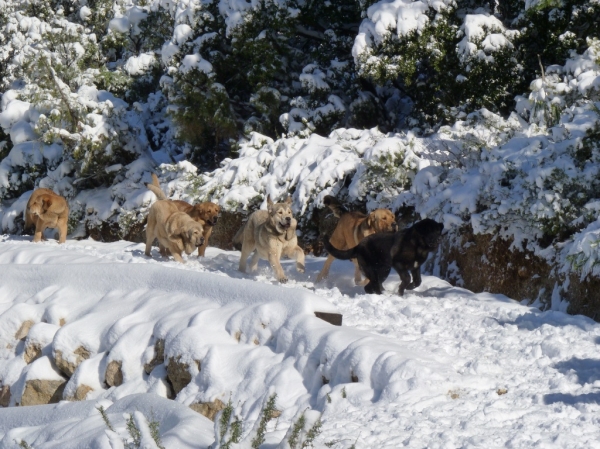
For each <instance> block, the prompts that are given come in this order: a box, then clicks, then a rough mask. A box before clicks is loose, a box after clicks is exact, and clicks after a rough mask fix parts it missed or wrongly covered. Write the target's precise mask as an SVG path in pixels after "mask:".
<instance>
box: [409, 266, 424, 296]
mask: <svg viewBox="0 0 600 449" xmlns="http://www.w3.org/2000/svg"><path fill="white" fill-rule="evenodd" d="M411 274H412V288H411V289H410V290H412V289H414V288H417V287H418V286H419V285H421V282H422V280H421V266H418V267H417V268H414V269H413V270H411ZM407 290H408V289H407Z"/></svg>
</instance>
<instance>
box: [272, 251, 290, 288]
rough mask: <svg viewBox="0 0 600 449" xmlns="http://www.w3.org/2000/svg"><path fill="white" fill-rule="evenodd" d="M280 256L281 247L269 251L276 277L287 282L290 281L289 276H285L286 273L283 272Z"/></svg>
mask: <svg viewBox="0 0 600 449" xmlns="http://www.w3.org/2000/svg"><path fill="white" fill-rule="evenodd" d="M280 258H281V248H277V249H272V250H271V251H269V264H271V267H272V268H273V271H274V272H275V277H276V278H277V280H278V281H279V282H281V283H282V284H285V283H286V282H287V281H288V278H287V277H285V273H284V272H283V268H282V266H281V262H280V261H279V259H280Z"/></svg>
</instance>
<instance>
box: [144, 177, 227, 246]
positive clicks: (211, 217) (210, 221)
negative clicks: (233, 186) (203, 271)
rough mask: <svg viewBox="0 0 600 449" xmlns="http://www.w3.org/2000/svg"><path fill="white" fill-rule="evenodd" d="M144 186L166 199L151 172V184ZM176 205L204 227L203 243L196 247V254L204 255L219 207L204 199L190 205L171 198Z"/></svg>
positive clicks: (160, 198)
mask: <svg viewBox="0 0 600 449" xmlns="http://www.w3.org/2000/svg"><path fill="white" fill-rule="evenodd" d="M146 187H148V189H150V190H151V191H152V192H154V194H155V195H156V197H157V198H158V199H159V200H167V199H168V198H167V195H165V193H164V192H163V191H162V189H161V187H160V183H159V181H158V177H157V176H156V175H155V174H154V173H152V184H146ZM171 201H173V203H174V204H175V206H177V209H178V210H179V211H180V212H185V213H186V214H188V215H189V216H190V217H192V218H193V219H194V220H195V221H198V222H201V223H202V226H203V228H204V244H203V245H202V246H199V247H198V256H204V253H205V252H206V247H207V246H208V239H209V238H210V235H211V234H212V230H213V226H215V225H216V224H217V221H218V219H219V214H220V213H221V207H220V206H219V205H218V204H215V203H211V202H210V201H206V202H203V203H198V204H195V205H194V206H192V205H191V204H190V203H187V202H185V201H182V200H171Z"/></svg>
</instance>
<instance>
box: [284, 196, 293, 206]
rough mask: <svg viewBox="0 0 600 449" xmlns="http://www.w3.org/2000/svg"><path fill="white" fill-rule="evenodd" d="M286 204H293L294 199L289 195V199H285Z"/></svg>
mask: <svg viewBox="0 0 600 449" xmlns="http://www.w3.org/2000/svg"><path fill="white" fill-rule="evenodd" d="M285 204H292V197H291V196H289V195H288V197H287V198H286V199H285Z"/></svg>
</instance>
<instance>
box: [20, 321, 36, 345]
mask: <svg viewBox="0 0 600 449" xmlns="http://www.w3.org/2000/svg"><path fill="white" fill-rule="evenodd" d="M34 324H35V323H34V322H33V321H31V320H27V321H25V322H23V324H21V327H20V328H19V330H18V331H17V332H16V334H15V340H25V338H26V337H27V334H28V333H29V330H30V329H31V326H33V325H34Z"/></svg>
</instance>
